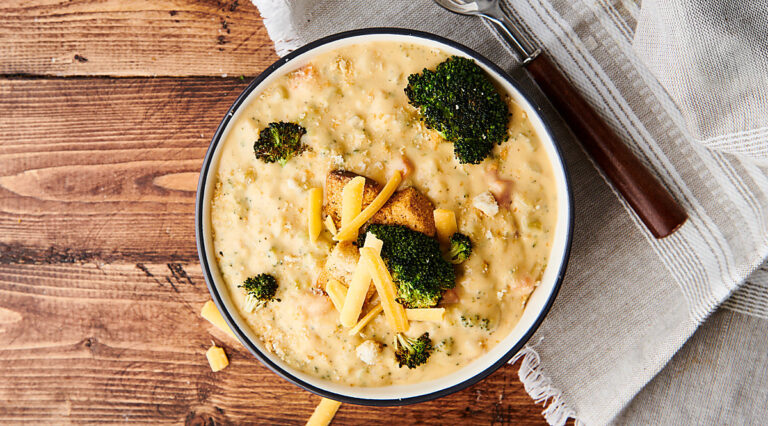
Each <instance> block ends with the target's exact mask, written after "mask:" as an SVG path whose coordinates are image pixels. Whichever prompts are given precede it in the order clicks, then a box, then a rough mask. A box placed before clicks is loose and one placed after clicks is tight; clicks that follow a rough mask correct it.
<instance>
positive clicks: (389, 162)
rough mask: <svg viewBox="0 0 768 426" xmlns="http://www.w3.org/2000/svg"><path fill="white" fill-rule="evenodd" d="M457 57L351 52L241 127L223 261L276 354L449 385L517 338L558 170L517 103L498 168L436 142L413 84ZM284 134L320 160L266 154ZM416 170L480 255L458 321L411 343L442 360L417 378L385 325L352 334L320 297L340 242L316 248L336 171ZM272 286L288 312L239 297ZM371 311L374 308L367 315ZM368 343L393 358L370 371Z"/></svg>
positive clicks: (330, 376)
mask: <svg viewBox="0 0 768 426" xmlns="http://www.w3.org/2000/svg"><path fill="white" fill-rule="evenodd" d="M448 56H449V55H447V54H446V53H445V52H443V51H441V50H437V49H434V48H428V47H423V46H419V45H411V44H403V43H395V42H374V43H364V44H358V45H350V46H347V47H342V48H339V49H337V50H333V51H330V52H326V53H323V54H320V55H318V56H316V57H314V58H313V59H312V60H311V61H310V62H309V63H308V64H307V65H305V66H303V67H302V68H300V69H298V70H296V71H293V72H291V73H288V74H286V75H283V76H281V77H280V78H279V79H277V80H276V81H274V82H273V83H271V84H270V85H268V86H267V87H265V88H264V90H263V91H262V92H261V93H259V94H258V96H257V97H256V98H255V99H253V101H252V102H250V103H249V104H247V105H244V106H243V108H244V111H243V113H242V114H241V115H240V116H239V118H238V119H237V120H236V121H234V122H233V123H231V124H230V131H229V133H228V134H227V136H226V138H225V140H223V145H222V146H221V148H220V149H221V158H220V162H219V164H218V170H217V172H216V186H215V193H214V196H213V201H212V208H211V224H212V229H213V242H214V246H215V252H216V256H217V259H216V260H217V262H218V265H219V268H220V270H221V274H222V276H223V278H224V280H225V282H226V284H227V286H228V288H229V291H230V293H231V297H232V300H233V302H234V304H235V305H236V306H237V307H238V309H239V311H240V314H241V315H242V317H243V318H244V319H246V320H247V322H248V324H249V325H250V327H251V328H252V329H253V331H254V332H255V334H256V335H257V336H259V338H260V339H261V340H262V341H263V343H264V345H265V347H266V348H267V350H269V351H270V352H272V353H274V354H275V355H277V356H278V357H280V358H281V359H283V360H284V361H285V362H286V363H288V364H289V365H291V366H292V367H294V368H296V369H298V370H301V371H304V372H306V373H308V374H311V375H314V376H317V377H320V378H324V379H327V380H331V381H334V382H341V383H345V384H349V385H352V386H384V385H390V384H404V383H414V382H420V381H425V380H430V379H435V378H438V377H441V376H444V375H446V374H449V373H451V372H453V371H455V370H457V369H459V368H461V367H462V366H464V365H466V364H468V363H469V362H471V361H472V360H474V359H476V358H477V357H479V356H480V355H482V354H483V353H485V352H487V351H488V350H489V349H490V348H492V347H493V346H495V345H496V344H498V343H499V342H500V341H501V340H502V339H504V338H505V337H506V336H507V335H508V334H509V332H510V331H511V330H512V329H513V328H514V326H515V324H516V323H517V322H518V319H519V318H520V316H521V314H522V311H523V308H524V306H525V302H526V300H527V297H528V296H529V294H530V293H531V291H533V289H534V288H535V286H536V285H537V284H538V281H539V280H540V278H541V275H542V273H543V270H544V268H545V267H546V264H547V259H548V257H549V255H550V250H551V244H552V238H553V234H554V230H555V222H556V215H557V211H556V197H557V194H556V188H555V180H554V176H553V172H552V166H551V164H550V163H549V160H548V157H547V155H546V152H545V149H544V148H543V147H541V146H540V142H539V139H538V137H537V135H536V134H535V133H534V131H533V128H532V125H531V123H530V122H529V120H528V119H527V117H526V114H525V112H524V111H523V110H522V109H521V108H519V107H518V106H517V105H515V104H514V102H513V101H512V100H511V99H510V98H509V97H508V96H506V95H504V97H505V99H507V102H508V103H509V105H510V113H511V120H510V125H509V138H508V140H507V141H506V142H504V143H502V144H501V145H498V146H496V147H495V148H494V151H493V153H492V155H491V156H489V157H488V158H487V159H486V160H485V161H483V162H482V163H480V164H476V165H469V164H460V163H459V162H458V161H457V160H456V158H455V157H454V152H453V145H452V144H451V143H450V142H446V141H445V140H443V139H442V138H441V137H440V136H438V135H437V134H436V132H434V131H433V130H430V129H427V128H426V127H425V126H424V124H423V123H422V122H421V121H420V120H419V115H418V111H417V110H416V109H415V108H414V107H412V106H411V105H409V104H408V99H407V98H406V96H405V94H404V91H403V89H404V87H405V86H406V85H407V83H408V81H407V80H408V76H409V75H410V74H413V73H419V72H421V71H422V70H423V69H424V68H430V69H434V67H435V66H436V65H437V64H439V63H440V62H442V61H444V60H446V59H447V58H448ZM277 121H287V122H294V123H298V124H300V125H301V126H303V127H304V128H306V130H307V132H306V134H305V135H304V136H303V139H302V141H303V143H304V144H305V145H306V146H307V147H308V149H307V150H305V151H304V152H303V153H302V154H301V155H300V156H297V157H295V158H292V159H291V160H290V161H288V162H287V163H286V164H285V165H284V166H281V165H280V164H278V163H271V164H267V163H264V162H262V161H260V160H258V159H257V158H256V157H255V155H254V148H253V144H254V141H255V140H256V139H257V138H258V136H259V131H260V130H261V129H263V128H265V127H266V126H267V125H268V123H270V122H277ZM404 163H410V164H412V165H413V170H412V173H410V174H409V175H408V176H407V177H406V178H405V179H404V180H403V183H402V185H401V186H400V187H401V188H405V187H409V186H410V187H414V188H416V189H417V190H419V191H421V192H422V193H423V194H424V195H426V196H427V197H428V198H429V199H430V200H431V201H432V203H434V205H435V207H436V208H441V209H448V210H451V211H453V212H454V213H455V215H456V219H457V223H458V230H459V232H461V233H464V234H466V235H467V236H469V237H470V239H471V240H472V242H473V251H472V255H471V256H470V257H469V259H468V260H467V261H466V262H464V263H462V264H459V265H456V267H455V268H456V288H455V289H454V290H453V293H454V294H452V299H453V300H444V301H443V302H441V306H442V307H444V308H445V309H446V314H445V319H444V320H443V321H441V322H419V321H411V322H410V329H409V330H408V332H407V333H406V334H407V335H408V336H411V337H417V336H419V335H421V334H422V333H423V332H429V336H430V338H431V339H432V342H433V344H434V347H435V350H434V351H433V353H432V355H431V357H430V358H429V360H428V361H427V362H426V363H425V364H423V365H421V366H419V367H417V368H414V369H409V368H407V367H398V364H397V362H396V360H395V357H394V347H393V344H392V341H393V337H394V336H393V333H392V332H391V331H390V328H389V325H388V322H387V321H386V318H385V316H384V314H381V315H378V316H377V317H376V318H374V319H373V320H372V321H371V322H370V323H369V324H368V325H367V326H365V327H364V328H363V329H362V331H361V332H360V333H358V334H357V335H355V336H349V335H348V333H347V329H345V328H344V327H342V326H341V324H340V322H339V313H338V312H337V310H336V309H335V308H334V306H333V305H332V303H331V301H330V300H329V298H328V296H327V295H325V294H324V293H323V292H322V291H318V290H317V288H316V287H315V285H316V281H317V279H318V276H319V275H320V273H321V271H322V270H323V267H324V264H325V260H326V258H327V256H328V255H329V253H330V251H331V250H332V248H333V246H334V245H335V243H334V241H333V239H332V236H331V234H330V232H328V231H327V230H324V231H323V233H322V234H321V235H320V237H319V240H318V241H317V243H315V244H312V243H310V240H309V238H308V236H307V211H306V209H307V193H308V190H309V189H310V188H315V187H319V188H322V187H324V184H325V179H326V176H327V174H328V173H329V172H331V171H334V170H346V171H350V172H354V173H357V174H360V175H363V176H366V177H368V178H371V179H374V180H376V181H378V182H379V183H380V184H382V185H383V184H384V183H386V181H387V179H388V178H389V177H390V176H391V175H392V173H393V171H394V170H398V169H401V168H402V167H403V164H404ZM491 194H494V196H492V195H491ZM496 205H498V212H496V213H495V214H494V208H493V207H494V206H496ZM337 225H338V224H337ZM261 273H269V274H272V275H273V276H275V277H276V278H277V281H278V283H279V287H278V290H277V295H276V297H277V298H278V299H279V301H273V302H270V303H268V304H267V305H266V306H264V307H262V308H259V309H256V310H255V311H254V312H252V313H251V312H248V311H246V309H245V297H246V295H245V293H244V290H243V289H242V288H239V287H238V285H241V284H242V283H243V281H244V280H245V279H246V278H247V277H250V276H254V275H257V274H261ZM449 302H452V303H449ZM369 309H371V306H370V304H366V306H365V307H364V308H363V313H362V315H364V314H365V313H366V312H367V310H369ZM362 315H361V316H362ZM366 341H373V342H374V343H376V346H378V347H379V348H380V351H379V352H378V353H374V354H373V359H370V357H369V359H367V360H366V361H367V362H365V361H364V360H362V359H361V357H359V356H358V354H357V352H356V348H357V347H358V346H359V345H361V344H362V343H363V342H366ZM369 355H370V354H369ZM363 358H365V357H363ZM371 362H372V363H371Z"/></svg>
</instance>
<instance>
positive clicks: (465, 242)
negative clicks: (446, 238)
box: [448, 232, 472, 264]
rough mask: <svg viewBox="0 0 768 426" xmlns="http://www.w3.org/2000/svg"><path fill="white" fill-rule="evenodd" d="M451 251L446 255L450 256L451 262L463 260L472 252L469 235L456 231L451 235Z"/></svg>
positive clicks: (457, 262) (456, 262) (455, 262)
mask: <svg viewBox="0 0 768 426" xmlns="http://www.w3.org/2000/svg"><path fill="white" fill-rule="evenodd" d="M450 243H451V251H449V252H448V256H449V257H450V258H451V263H453V264H459V263H461V262H464V261H465V260H467V259H468V258H469V255H470V254H472V241H470V239H469V237H468V236H466V235H464V234H462V233H459V232H456V233H454V234H453V235H451V238H450Z"/></svg>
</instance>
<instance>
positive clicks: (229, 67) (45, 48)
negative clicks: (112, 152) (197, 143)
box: [0, 0, 277, 77]
mask: <svg viewBox="0 0 768 426" xmlns="http://www.w3.org/2000/svg"><path fill="white" fill-rule="evenodd" d="M0 16H2V17H3V19H2V20H0V58H2V60H0V74H4V75H9V74H26V75H56V76H73V75H79V76H82V75H110V76H187V75H196V76H222V75H223V74H227V75H229V76H230V77H234V76H239V75H246V76H253V75H256V74H257V73H259V72H260V71H261V70H263V69H264V68H266V67H267V66H268V65H269V64H271V63H272V62H274V61H275V60H276V59H277V56H276V55H275V53H274V47H273V45H272V42H271V41H270V40H269V37H268V36H267V32H266V29H265V28H264V25H263V24H262V20H261V17H260V16H259V13H258V10H257V9H256V7H254V6H253V4H251V2H250V1H249V0H226V1H218V0H215V1H214V0H207V1H179V0H131V1H122V0H104V1H93V0H74V1H58V0H10V1H4V2H0Z"/></svg>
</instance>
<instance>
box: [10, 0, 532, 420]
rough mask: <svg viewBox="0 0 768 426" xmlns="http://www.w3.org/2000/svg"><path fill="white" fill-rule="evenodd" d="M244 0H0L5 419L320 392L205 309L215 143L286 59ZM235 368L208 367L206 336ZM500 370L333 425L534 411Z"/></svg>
mask: <svg viewBox="0 0 768 426" xmlns="http://www.w3.org/2000/svg"><path fill="white" fill-rule="evenodd" d="M276 58H277V57H276V55H275V53H274V49H273V47H272V44H271V42H270V40H269V38H268V36H267V33H266V30H265V29H264V27H263V25H262V22H261V18H260V17H259V14H258V11H257V10H256V8H255V7H254V6H253V5H252V4H251V3H250V2H249V1H247V0H240V1H237V0H228V1H214V0H207V1H199V2H188V1H183V0H154V1H144V0H131V1H122V0H98V1H97V0H71V1H64V0H10V1H9V0H5V1H3V2H0V74H2V76H0V200H1V201H0V377H2V380H0V422H2V423H3V424H8V423H16V422H26V423H33V424H39V423H85V422H94V423H106V422H119V423H123V422H140V423H153V424H154V423H161V422H162V423H182V422H186V423H190V424H212V423H223V424H231V423H235V424H243V423H260V424H302V423H303V422H305V421H306V419H307V418H308V417H309V415H310V414H311V413H312V410H313V409H314V406H315V405H316V404H317V402H318V401H319V399H320V398H319V397H317V396H316V395H313V394H310V393H308V392H305V391H303V390H301V389H299V388H297V387H295V386H293V385H291V384H290V383H288V382H286V381H284V380H283V379H281V378H279V377H278V376H276V375H275V374H273V373H271V372H270V371H269V370H268V369H267V368H265V367H264V366H262V365H261V364H260V363H259V362H258V361H257V360H256V359H255V358H254V357H253V356H252V355H251V354H250V353H249V352H248V351H247V350H245V349H244V348H243V347H242V346H241V345H240V344H239V343H238V342H236V341H234V340H233V339H231V338H229V337H228V336H226V335H225V334H223V333H221V332H220V331H218V330H215V329H214V328H213V327H212V326H211V325H210V324H208V323H207V322H206V321H205V320H203V319H201V318H200V316H199V312H200V308H201V307H202V305H203V303H204V302H205V301H206V300H208V299H209V295H208V291H207V289H206V286H205V282H204V280H203V277H202V275H201V270H200V265H199V263H198V259H197V251H196V247H195V237H194V228H193V222H194V198H195V188H196V185H197V177H198V172H199V170H200V166H201V162H202V159H203V155H204V153H205V150H206V148H207V147H208V143H209V141H210V138H211V136H212V133H213V131H214V129H216V126H217V125H218V123H219V121H220V120H221V118H222V116H223V115H224V114H225V112H226V110H227V108H228V107H229V106H230V104H231V103H232V102H233V100H234V99H235V97H236V96H237V95H238V94H239V93H240V91H241V90H242V89H243V88H245V86H246V85H247V84H248V81H249V80H250V79H251V78H252V77H253V76H255V75H257V74H258V73H259V72H261V71H262V70H263V69H264V68H266V67H267V66H268V65H269V64H270V63H271V62H272V61H274V60H275V59H276ZM212 339H213V340H215V341H216V342H219V344H221V345H222V346H224V347H225V349H226V351H227V353H228V355H229V358H230V362H231V363H230V366H229V367H228V368H227V369H225V370H223V371H221V372H219V373H212V372H211V371H210V368H209V367H208V364H207V362H206V359H205V354H204V353H205V350H206V348H207V347H208V346H210V342H211V340H212ZM541 410H542V407H541V406H537V405H535V404H533V402H532V401H531V399H530V398H529V397H528V396H527V394H526V393H525V391H524V390H523V387H522V385H521V384H520V382H519V379H518V377H517V366H505V367H503V368H501V369H500V370H498V371H497V372H495V373H494V374H492V375H491V376H490V377H489V378H487V379H486V380H484V381H482V382H481V383H479V384H477V385H475V386H472V387H470V388H469V389H466V390H464V391H461V392H458V393H456V394H453V395H450V396H447V397H445V398H442V399H440V400H437V401H432V402H428V403H423V404H418V405H412V406H407V407H394V408H373V407H360V406H353V405H349V404H344V405H342V408H341V409H340V410H339V413H338V415H337V417H336V420H335V421H334V424H377V423H389V422H392V420H393V419H396V420H395V421H396V422H397V423H399V424H412V423H417V424H462V425H463V424H475V423H476V424H539V423H543V419H542V417H541V414H540V413H541Z"/></svg>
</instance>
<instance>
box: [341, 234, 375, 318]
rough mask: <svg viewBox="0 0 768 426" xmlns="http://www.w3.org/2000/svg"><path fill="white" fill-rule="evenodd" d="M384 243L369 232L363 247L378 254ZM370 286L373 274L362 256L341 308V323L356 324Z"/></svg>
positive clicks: (353, 273)
mask: <svg viewBox="0 0 768 426" xmlns="http://www.w3.org/2000/svg"><path fill="white" fill-rule="evenodd" d="M383 245H384V243H383V242H382V241H381V240H380V239H378V238H376V236H375V235H373V234H370V233H369V234H367V235H366V236H365V244H363V247H369V248H372V249H374V250H376V253H377V254H380V253H381V248H382V246H383ZM370 286H371V274H370V272H369V271H368V267H367V266H366V264H365V262H363V259H362V258H361V259H360V260H358V261H357V266H356V267H355V270H354V272H352V279H351V280H350V283H349V291H348V292H347V298H346V299H344V307H343V308H342V310H341V316H340V320H341V325H343V326H344V327H352V326H354V325H355V322H356V321H357V318H358V317H359V316H360V312H361V311H362V309H363V303H365V295H366V294H367V293H368V288H369V287H370Z"/></svg>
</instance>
